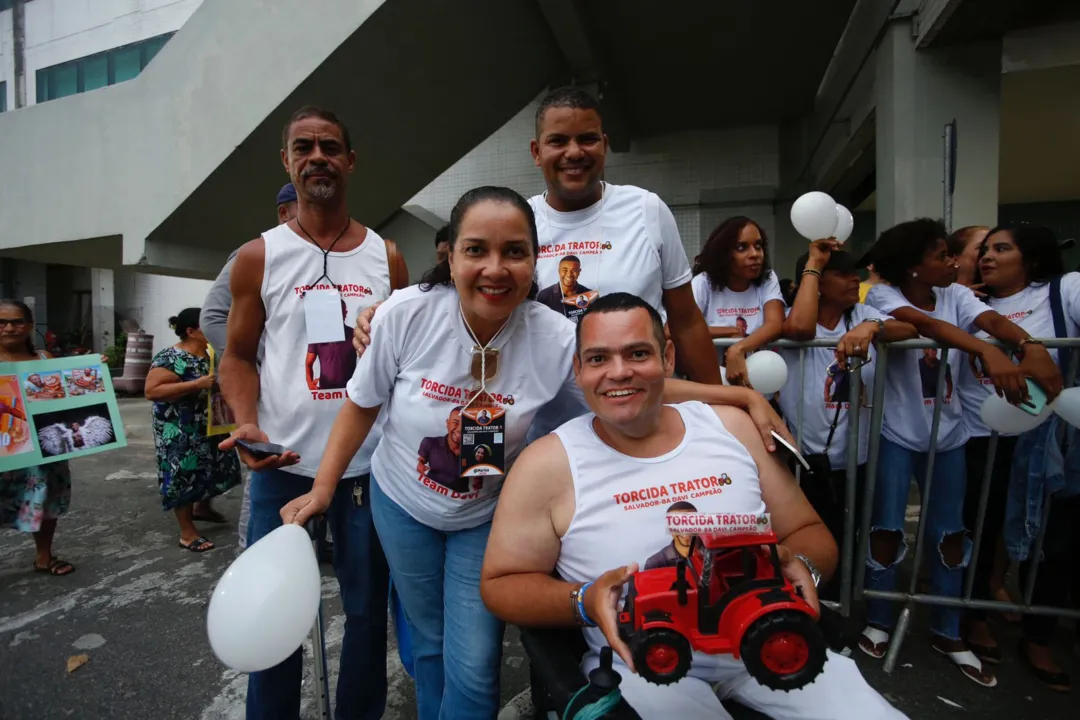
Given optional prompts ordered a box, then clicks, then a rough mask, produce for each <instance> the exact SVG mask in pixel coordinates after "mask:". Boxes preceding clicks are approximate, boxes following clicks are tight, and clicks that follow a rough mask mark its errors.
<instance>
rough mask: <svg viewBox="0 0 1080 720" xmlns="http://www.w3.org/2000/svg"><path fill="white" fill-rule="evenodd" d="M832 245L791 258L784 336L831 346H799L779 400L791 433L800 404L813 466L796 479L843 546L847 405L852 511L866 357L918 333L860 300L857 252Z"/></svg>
mask: <svg viewBox="0 0 1080 720" xmlns="http://www.w3.org/2000/svg"><path fill="white" fill-rule="evenodd" d="M837 247H838V246H837V244H836V243H835V241H831V240H818V241H817V242H815V243H813V244H811V245H810V251H809V252H808V253H806V254H804V255H803V256H802V257H800V258H799V259H798V260H797V261H796V263H795V277H796V278H798V288H797V290H796V294H795V301H794V303H793V304H792V307H791V309H790V310H789V311H788V314H787V318H786V319H785V320H784V325H783V328H784V329H783V333H784V337H785V338H787V339H789V340H802V341H805V340H813V339H815V338H817V339H827V340H832V341H834V342H835V345H833V346H830V347H813V348H807V349H806V355H805V362H804V365H803V379H802V382H801V383H800V378H799V373H798V372H797V371H796V372H789V373H788V380H787V384H786V385H785V386H784V387H783V389H782V390H781V391H780V398H779V402H780V409H781V410H782V411H783V414H784V419H785V420H786V421H787V424H788V427H789V428H790V429H791V432H792V434H795V435H796V436H797V435H798V432H799V422H800V418H799V404H800V402H801V403H802V418H801V428H802V447H801V448H800V449H801V450H802V452H803V454H804V455H805V456H806V458H807V460H808V461H809V462H810V464H811V466H812V469H811V470H810V472H803V473H802V476H801V482H800V486H801V487H802V489H803V492H804V493H805V494H806V497H807V499H808V500H810V504H812V505H813V506H814V509H815V510H817V512H818V515H820V516H821V519H822V521H824V523H825V525H826V527H828V528H829V530H830V531H831V532H832V534H833V537H834V538H835V540H836V544H837V546H838V547H843V542H844V506H845V499H846V490H845V488H846V483H847V449H848V439H849V432H848V414H849V412H850V411H851V408H855V409H856V410H859V409H860V408H861V415H860V422H859V456H858V468H859V469H858V480H857V483H858V485H857V487H858V489H859V493H858V496H857V499H856V506H855V507H854V508H852V509H851V510H852V512H853V513H854V514H855V516H856V517H859V507H860V506H861V494H862V493H861V490H862V485H863V481H864V478H863V469H864V468H863V465H864V464H865V463H866V448H867V439H868V438H869V434H870V433H869V431H870V415H869V403H867V402H865V399H866V397H867V396H868V394H869V392H870V389H872V388H873V386H874V364H873V362H872V361H873V359H874V357H875V355H876V353H874V352H873V348H872V346H873V344H874V343H875V342H878V341H882V342H894V341H896V340H907V339H910V338H914V337H916V336H917V335H918V333H917V332H916V331H915V328H913V327H912V326H911V325H908V324H907V323H903V322H900V321H898V320H894V319H892V318H891V317H889V316H888V315H886V314H884V313H882V312H880V311H878V310H877V309H875V308H873V307H871V306H869V305H863V304H860V303H859V275H858V272H857V271H856V269H855V260H856V259H855V258H854V257H853V256H852V255H851V254H849V253H847V252H844V251H842V250H838V249H837ZM780 354H781V356H783V358H784V360H785V361H786V362H787V365H788V367H789V368H792V369H794V368H798V367H799V356H800V354H801V352H800V351H799V350H796V349H783V350H781V351H780ZM854 373H858V374H859V375H860V377H861V379H862V385H861V388H862V392H861V393H860V397H857V398H852V397H851V392H852V389H851V385H852V380H851V376H852V374H854ZM800 384H801V387H802V390H801V391H800ZM800 392H801V396H800ZM838 582H839V581H838V578H836V577H834V578H833V579H832V580H831V581H830V582H829V583H828V584H827V585H825V586H823V587H821V588H819V589H818V594H819V595H820V596H821V597H823V598H825V599H826V600H837V599H838V597H839V595H838V590H839V587H838Z"/></svg>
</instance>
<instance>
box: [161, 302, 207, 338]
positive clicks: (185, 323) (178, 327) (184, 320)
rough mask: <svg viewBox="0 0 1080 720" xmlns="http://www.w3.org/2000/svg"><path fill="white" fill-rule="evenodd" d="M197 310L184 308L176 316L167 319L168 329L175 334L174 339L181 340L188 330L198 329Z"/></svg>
mask: <svg viewBox="0 0 1080 720" xmlns="http://www.w3.org/2000/svg"><path fill="white" fill-rule="evenodd" d="M200 314H202V312H201V311H200V310H199V308H197V307H196V308H184V309H183V310H181V311H180V312H178V313H177V314H176V315H174V316H172V317H171V318H169V327H171V328H172V329H173V330H174V331H175V332H176V337H178V338H180V339H181V340H183V339H184V338H186V337H187V331H188V330H192V329H195V330H198V329H199V315H200Z"/></svg>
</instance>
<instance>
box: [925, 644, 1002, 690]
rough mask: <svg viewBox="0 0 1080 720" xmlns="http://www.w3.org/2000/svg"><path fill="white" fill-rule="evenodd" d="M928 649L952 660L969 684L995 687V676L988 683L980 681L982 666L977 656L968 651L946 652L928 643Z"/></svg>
mask: <svg viewBox="0 0 1080 720" xmlns="http://www.w3.org/2000/svg"><path fill="white" fill-rule="evenodd" d="M930 647H932V648H934V650H935V651H936V652H939V653H941V654H942V655H944V656H945V657H947V658H949V659H950V660H952V662H953V664H954V665H956V667H958V668H960V672H962V673H964V677H966V678H967V679H968V680H970V681H971V682H973V683H975V684H977V685H982V686H983V687H986V688H992V687H997V676H994V678H993V679H992V680H991V681H990V682H983V681H982V680H980V678H981V677H982V676H983V664H982V661H981V660H979V658H978V656H977V655H975V653H973V652H971V651H970V650H961V651H960V652H948V651H946V650H942V649H941V648H939V647H938V646H937V645H935V644H934V643H930ZM964 668H973V669H974V670H976V671H977V674H976V675H972V674H971V673H969V672H968V671H967V670H965V669H964Z"/></svg>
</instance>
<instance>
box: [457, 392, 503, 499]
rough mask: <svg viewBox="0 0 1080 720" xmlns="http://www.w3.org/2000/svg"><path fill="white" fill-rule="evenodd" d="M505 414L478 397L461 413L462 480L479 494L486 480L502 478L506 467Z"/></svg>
mask: <svg viewBox="0 0 1080 720" xmlns="http://www.w3.org/2000/svg"><path fill="white" fill-rule="evenodd" d="M505 432H506V410H504V409H503V408H502V407H501V406H499V404H498V403H496V402H495V401H494V400H492V399H491V397H490V396H489V395H487V394H486V393H481V394H480V395H478V396H477V397H476V399H475V400H473V401H472V404H470V405H469V407H467V408H465V410H463V411H462V413H461V477H463V478H470V479H471V481H470V483H469V489H470V490H479V489H480V488H481V486H482V485H483V479H484V478H485V477H502V475H503V473H504V471H505V468H506V465H505V448H504V440H503V438H504V434H505Z"/></svg>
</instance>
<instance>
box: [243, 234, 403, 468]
mask: <svg viewBox="0 0 1080 720" xmlns="http://www.w3.org/2000/svg"><path fill="white" fill-rule="evenodd" d="M263 240H264V242H265V244H266V263H265V266H264V269H263V281H262V301H263V306H264V307H265V308H266V327H265V329H264V330H263V341H264V343H265V354H264V357H263V361H262V366H261V368H260V370H259V427H260V428H262V431H263V432H265V433H266V435H267V437H269V438H270V442H272V443H277V444H279V445H284V446H285V447H287V448H289V449H291V450H294V451H296V452H297V453H299V454H300V462H299V463H298V464H296V465H293V466H290V467H287V468H283V469H284V470H286V471H288V472H292V473H296V474H297V475H304V476H307V477H314V476H315V470H316V469H317V468H318V466H319V461H320V460H321V459H322V455H323V451H324V450H325V448H326V442H327V440H328V439H329V438H330V428H331V427H332V426H333V424H334V418H336V417H337V414H338V410H340V409H341V406H342V404H343V403H344V402H345V383H346V382H347V381H348V379H349V378H351V377H352V374H353V369H354V368H355V367H356V352H355V351H354V350H353V347H352V326H353V324H354V323H355V321H356V313H357V311H358V310H361V309H363V308H365V307H367V306H369V305H372V304H374V303H376V302H378V301H380V300H385V299H386V298H387V297H389V295H390V263H389V260H388V258H387V252H386V243H385V242H384V241H383V239H382V238H381V237H379V235H378V233H376V232H375V231H374V230H372V229H370V228H368V231H367V237H366V238H364V242H362V243H361V244H360V246H359V247H357V248H355V249H353V250H350V251H349V252H331V253H330V254H329V257H328V260H327V270H326V274H327V275H328V276H329V278H330V281H332V282H333V283H334V285H336V286H337V288H338V292H339V293H340V294H341V299H342V300H344V301H345V305H346V308H347V313H346V315H345V317H344V318H343V319H342V326H343V327H342V335H343V338H344V339H343V340H342V344H341V345H340V346H339V345H338V344H337V343H322V344H320V345H318V346H316V345H311V346H309V345H308V341H307V330H306V324H305V322H304V305H303V298H302V297H301V294H302V293H303V292H304V291H305V290H307V289H309V286H310V285H311V284H312V283H314V282H316V280H318V281H319V285H318V287H324V286H327V285H328V281H327V280H326V279H325V278H323V279H321V280H320V276H321V275H322V274H323V251H322V250H320V249H319V248H318V247H317V246H316V245H314V244H313V243H311V242H308V241H307V240H305V239H304V238H302V237H300V236H299V235H297V234H296V233H295V232H293V231H292V229H291V228H289V226H288V225H279V226H277V227H275V228H274V229H272V230H267V231H266V232H264V233H263ZM309 355H311V356H314V358H316V359H315V360H314V366H313V374H314V377H315V378H316V379H317V380H318V381H319V385H320V387H319V389H317V390H311V389H309V388H308V383H307V373H306V363H307V360H308V357H309ZM324 359H325V360H326V365H327V367H326V369H325V377H324V368H323V367H322V364H323V360H324ZM378 435H379V433H378V432H377V431H376V430H373V431H372V433H371V434H370V435H369V436H368V439H367V441H366V442H365V443H364V446H363V447H362V448H361V449H360V452H358V453H357V454H356V456H355V457H354V458H353V459H352V462H351V463H350V464H349V469H348V470H347V471H346V472H345V477H354V476H356V475H363V474H364V473H367V472H370V468H371V453H372V451H373V450H374V449H375V445H376V443H377V442H378Z"/></svg>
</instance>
